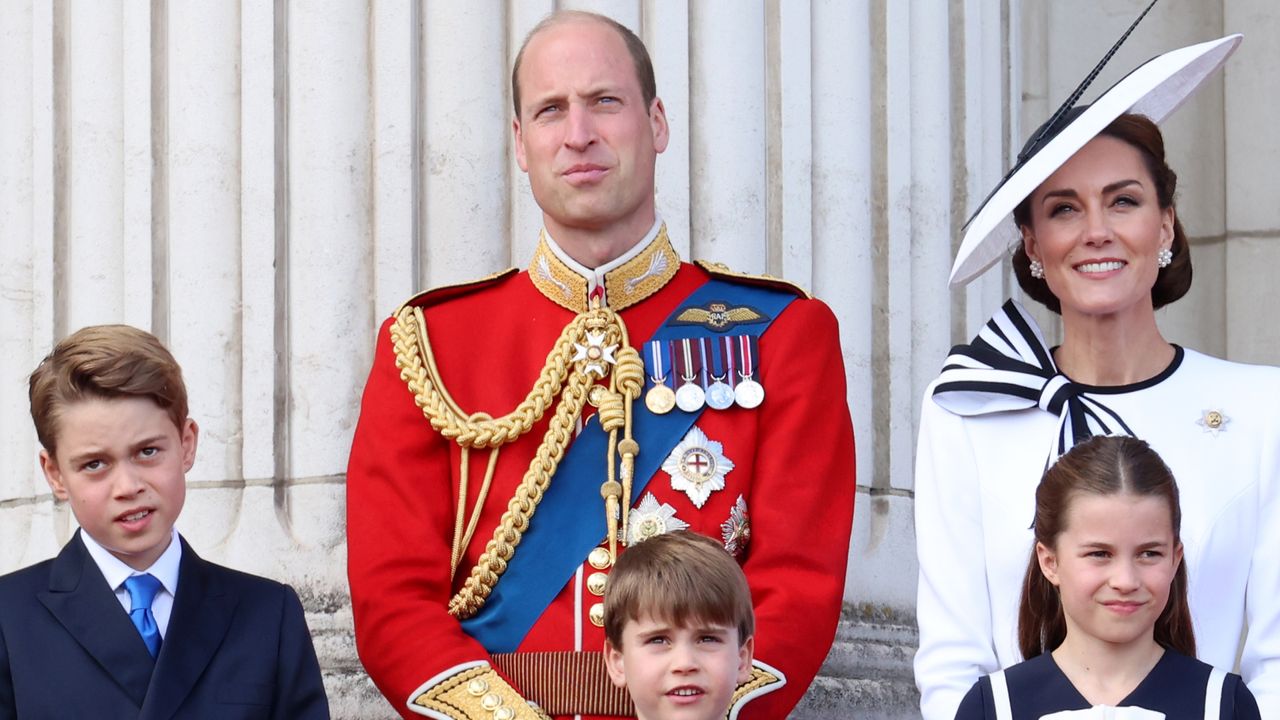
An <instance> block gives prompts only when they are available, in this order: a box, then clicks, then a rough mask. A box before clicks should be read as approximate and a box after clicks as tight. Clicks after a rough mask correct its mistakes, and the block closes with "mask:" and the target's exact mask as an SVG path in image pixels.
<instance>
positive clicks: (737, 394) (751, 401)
mask: <svg viewBox="0 0 1280 720" xmlns="http://www.w3.org/2000/svg"><path fill="white" fill-rule="evenodd" d="M733 396H734V400H735V401H736V402H737V403H738V407H743V408H746V409H748V410H750V409H752V408H758V407H760V403H762V402H764V387H763V386H761V385H760V383H758V382H756V381H755V380H752V379H751V378H743V380H742V382H740V383H738V387H736V388H734V390H733Z"/></svg>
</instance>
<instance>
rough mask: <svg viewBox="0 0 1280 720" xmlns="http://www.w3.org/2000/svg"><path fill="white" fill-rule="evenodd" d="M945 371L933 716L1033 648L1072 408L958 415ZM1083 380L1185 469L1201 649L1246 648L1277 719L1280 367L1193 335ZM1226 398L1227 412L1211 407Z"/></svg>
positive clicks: (925, 602) (921, 489) (1249, 673)
mask: <svg viewBox="0 0 1280 720" xmlns="http://www.w3.org/2000/svg"><path fill="white" fill-rule="evenodd" d="M938 382H939V381H935V382H934V383H933V384H932V385H930V387H929V389H928V390H927V391H926V392H925V398H924V405H923V409H922V411H921V420H920V440H919V445H918V446H917V452H916V486H915V488H916V498H915V515H916V517H915V520H916V544H917V552H918V554H919V559H920V584H919V589H918V598H917V605H916V612H917V617H918V620H919V625H920V649H919V651H918V652H917V654H916V658H915V674H916V684H917V685H918V686H919V688H920V693H921V710H922V712H923V715H924V718H925V720H952V719H953V718H954V717H955V713H956V708H957V707H958V706H959V704H960V700H961V699H962V698H963V697H964V694H965V692H966V691H968V689H969V688H970V687H971V686H972V685H973V684H974V682H975V681H976V680H977V679H978V678H979V677H981V676H982V675H985V674H988V673H991V672H995V671H997V670H999V669H1001V668H1005V667H1008V666H1010V665H1013V664H1015V663H1017V662H1019V661H1021V660H1022V657H1021V654H1020V653H1019V652H1018V646H1017V622H1018V619H1017V616H1018V602H1019V597H1020V593H1021V586H1022V579H1023V575H1024V573H1025V572H1026V569H1027V565H1028V561H1029V558H1030V554H1031V549H1032V544H1033V537H1032V532H1031V530H1030V527H1029V526H1030V525H1031V522H1032V519H1033V512H1034V502H1035V490H1036V485H1037V483H1038V482H1039V478H1040V476H1041V474H1042V472H1043V470H1044V467H1045V462H1046V459H1047V458H1048V457H1049V453H1050V451H1051V449H1052V448H1053V447H1054V444H1055V442H1056V440H1057V435H1058V432H1057V431H1058V426H1059V419H1058V417H1056V416H1054V415H1052V414H1050V413H1049V412H1047V411H1045V410H1041V409H1040V408H1039V407H1036V406H1034V405H1033V406H1032V407H1030V408H1027V409H1020V410H1008V411H1002V412H993V413H988V414H981V415H970V416H961V415H957V414H953V413H952V412H950V411H948V410H946V409H944V408H943V407H942V406H941V405H939V404H938V402H936V401H935V400H934V398H933V390H934V387H935V386H937V385H938ZM1083 389H1084V390H1085V391H1086V393H1087V394H1088V396H1089V398H1090V399H1091V400H1093V401H1097V402H1098V403H1101V404H1103V405H1105V407H1106V408H1109V409H1110V410H1112V411H1114V412H1115V414H1116V415H1118V416H1119V417H1120V418H1122V419H1123V421H1124V423H1125V424H1127V426H1128V427H1129V428H1130V429H1131V430H1132V431H1133V434H1135V435H1136V436H1137V437H1139V438H1142V439H1143V440H1146V441H1147V442H1148V443H1149V444H1150V445H1151V447H1152V448H1154V449H1155V450H1156V452H1158V453H1159V454H1160V456H1161V457H1162V458H1164V461H1165V462H1166V463H1167V464H1168V465H1169V467H1170V468H1171V469H1172V470H1173V474H1174V477H1175V478H1176V479H1177V481H1178V487H1179V492H1180V493H1181V502H1182V513H1183V518H1182V541H1183V544H1184V546H1185V556H1184V557H1185V560H1186V563H1187V568H1188V570H1189V573H1190V587H1189V590H1190V602H1191V611H1192V616H1193V621H1194V625H1195V633H1196V643H1197V649H1198V651H1199V652H1198V655H1199V658H1200V659H1201V660H1203V661H1204V662H1206V663H1209V664H1211V665H1214V666H1217V667H1221V668H1234V667H1236V664H1237V658H1239V661H1240V663H1239V668H1240V672H1241V674H1242V675H1243V676H1244V680H1245V682H1246V683H1247V684H1248V686H1249V688H1250V689H1251V690H1252V691H1253V693H1254V695H1255V697H1256V698H1257V700H1258V705H1259V706H1260V708H1261V710H1262V717H1272V718H1280V487H1278V484H1280V368H1273V367H1265V366H1255V365H1244V364H1241V363H1233V362H1227V361H1225V360H1220V359H1217V358H1213V357H1209V356H1207V355H1203V354H1201V353H1198V352H1195V351H1193V350H1183V349H1181V348H1178V349H1177V354H1176V357H1175V359H1174V361H1173V363H1172V364H1171V365H1170V367H1169V368H1168V369H1166V370H1165V371H1164V372H1163V373H1161V374H1160V375H1159V376H1157V377H1155V378H1152V379H1151V380H1148V381H1144V382H1141V383H1137V384H1134V385H1127V386H1119V387H1105V388H1091V387H1084V388H1083ZM1212 412H1217V413H1220V414H1221V415H1222V417H1223V419H1222V421H1221V422H1220V423H1214V422H1211V421H1206V417H1205V416H1206V414H1208V413H1212ZM1214 424H1217V425H1218V427H1217V428H1216V429H1215V428H1213V427H1211V426H1212V425H1214ZM1246 628H1247V634H1246Z"/></svg>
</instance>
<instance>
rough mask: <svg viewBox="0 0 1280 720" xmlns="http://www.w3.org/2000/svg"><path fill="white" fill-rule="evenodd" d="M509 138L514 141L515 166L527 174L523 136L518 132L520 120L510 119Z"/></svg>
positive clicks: (517, 118)
mask: <svg viewBox="0 0 1280 720" xmlns="http://www.w3.org/2000/svg"><path fill="white" fill-rule="evenodd" d="M511 137H512V139H513V140H515V146H516V164H518V165H519V166H520V169H521V170H522V171H524V172H529V161H528V160H526V159H525V156H524V134H523V133H522V132H521V131H520V118H519V117H514V118H512V119H511Z"/></svg>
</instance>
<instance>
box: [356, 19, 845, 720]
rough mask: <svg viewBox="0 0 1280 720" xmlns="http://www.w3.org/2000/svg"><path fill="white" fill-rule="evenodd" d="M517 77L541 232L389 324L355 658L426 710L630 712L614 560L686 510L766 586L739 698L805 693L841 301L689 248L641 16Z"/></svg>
mask: <svg viewBox="0 0 1280 720" xmlns="http://www.w3.org/2000/svg"><path fill="white" fill-rule="evenodd" d="M512 89H513V95H514V99H515V112H516V116H515V120H514V122H513V123H512V126H513V130H514V134H515V145H516V154H517V158H518V160H519V163H520V167H521V168H522V169H523V170H525V171H526V172H527V173H528V175H529V182H530V185H531V186H532V189H533V194H534V197H535V199H536V200H537V202H538V204H539V206H540V207H541V208H542V210H543V222H544V231H543V233H542V237H541V241H540V243H539V246H538V249H537V251H536V252H535V254H534V257H533V259H532V261H531V263H530V267H529V269H528V270H527V271H524V272H519V273H517V272H515V271H514V270H509V271H507V272H505V273H499V274H498V275H495V276H492V277H489V278H485V279H482V280H479V281H476V282H474V283H470V284H466V285H461V286H455V287H450V288H443V289H439V290H434V291H428V292H426V293H423V294H420V295H418V296H416V297H414V298H412V299H410V300H409V301H408V302H407V303H405V305H404V306H402V307H401V308H400V309H399V310H398V311H397V312H396V313H395V315H394V316H393V317H392V318H390V319H389V320H388V321H387V322H386V324H385V325H384V326H383V328H382V330H381V332H380V334H379V337H378V347H377V353H376V358H375V361H374V366H373V370H372V372H371V374H370V377H369V382H368V385H367V386H366V388H365V394H364V400H363V406H362V410H361V415H360V422H359V425H358V427H357V428H356V435H355V441H354V445H353V447H352V450H351V462H350V467H349V469H348V478H347V488H348V490H347V513H348V543H349V552H350V557H349V575H350V581H351V596H352V604H353V608H354V613H355V625H356V642H357V647H358V649H359V652H360V658H361V660H362V661H363V663H364V665H365V668H366V669H367V670H368V672H369V675H370V676H371V677H372V678H373V680H374V682H375V683H376V684H377V686H378V688H379V689H380V690H381V691H382V693H383V694H384V695H385V696H386V697H387V699H388V700H389V701H390V702H391V703H392V705H394V706H395V707H396V708H397V709H398V710H399V712H400V713H401V714H402V715H403V716H404V717H414V716H415V714H416V715H417V716H427V717H434V718H450V719H454V720H460V719H463V718H467V719H473V718H485V719H486V720H487V719H490V718H492V719H495V720H509V719H511V718H518V717H525V718H533V717H543V716H546V715H549V716H554V717H574V716H581V717H584V718H596V717H616V716H627V715H629V714H631V713H632V709H631V707H630V704H629V701H628V699H627V697H626V694H625V692H623V691H621V690H618V689H616V688H613V687H612V685H611V684H610V682H609V680H608V677H607V675H606V672H605V668H604V664H603V659H602V658H603V656H602V653H601V650H602V646H603V641H604V634H603V630H602V625H603V604H602V596H603V594H604V587H605V585H606V584H607V583H608V572H609V568H610V567H611V566H612V563H613V561H614V559H615V558H616V557H617V554H618V553H620V552H625V551H626V546H627V545H630V544H635V543H637V542H643V541H644V539H645V538H648V537H652V536H653V535H655V534H659V533H662V532H667V531H670V530H673V529H677V528H684V527H689V528H692V529H693V530H695V531H697V532H700V533H703V534H705V535H709V536H711V537H713V538H715V539H717V540H719V541H721V542H723V543H724V545H725V548H726V550H727V551H728V552H731V553H733V554H734V556H735V557H737V558H738V560H739V562H740V563H741V564H742V567H743V569H744V571H745V572H746V575H747V578H748V580H749V582H750V585H751V590H752V597H753V601H754V603H755V606H756V616H757V635H756V663H755V668H754V669H755V672H754V674H753V676H752V678H751V680H749V681H748V682H746V683H744V684H743V685H742V686H741V687H740V688H739V689H738V692H737V694H736V695H735V700H734V705H733V707H732V708H731V715H733V716H735V717H739V718H758V719H763V718H782V717H785V716H786V714H787V713H788V712H789V711H790V709H791V708H792V707H793V706H794V705H795V704H796V702H797V701H798V700H799V699H800V697H801V696H802V695H803V694H804V691H805V689H806V688H807V687H808V685H809V683H810V681H811V680H812V679H813V677H814V675H815V674H816V673H817V671H818V668H819V666H820V665H821V664H822V661H823V659H824V658H825V657H826V654H827V651H828V649H829V648H830V646H831V642H832V638H833V636H834V633H835V628H836V622H837V619H838V616H839V610H840V604H841V597H842V594H843V584H844V574H845V563H846V557H847V552H848V545H849V529H850V523H851V521H852V515H853V494H854V484H855V480H854V458H853V434H852V427H851V424H850V420H849V412H848V407H847V405H846V403H845V375H844V366H843V363H842V361H841V356H840V348H839V341H838V331H837V328H836V321H835V318H834V316H833V315H832V313H831V311H830V310H829V309H828V308H827V307H826V306H825V305H824V304H822V303H821V302H819V301H817V300H813V299H810V298H809V297H808V296H806V295H805V294H804V293H803V292H802V291H799V290H798V289H796V288H794V287H792V286H789V285H787V284H785V283H782V282H781V281H777V280H769V279H764V278H752V277H747V276H742V275H736V274H733V273H729V272H728V271H727V270H725V269H723V268H722V267H720V266H713V265H709V264H699V265H697V266H695V265H690V264H687V263H682V262H681V261H680V258H679V256H678V255H677V254H676V252H675V250H674V249H673V247H672V245H671V243H670V241H669V240H668V237H667V232H666V228H665V226H664V225H663V224H662V222H661V219H660V218H659V217H658V216H657V213H656V212H655V209H654V165H655V161H656V157H657V155H658V153H661V152H662V151H663V150H664V149H665V147H666V144H667V139H668V126H667V120H666V115H665V111H664V109H663V106H662V101H661V100H659V99H658V98H657V97H656V94H655V89H654V80H653V68H652V65H651V64H650V62H649V58H648V54H647V52H646V51H645V49H644V46H643V44H641V42H640V41H639V39H637V38H636V37H635V35H634V34H632V33H631V32H630V31H628V30H627V29H626V28H624V27H622V26H621V25H618V24H617V23H614V22H613V21H612V20H609V19H607V18H603V17H601V16H597V15H591V14H586V13H577V12H562V13H558V14H555V15H552V16H550V17H549V18H548V19H546V20H544V21H543V22H542V23H541V24H539V25H538V26H537V27H536V28H535V29H534V30H533V32H531V33H530V35H529V37H528V39H527V40H526V42H525V45H524V47H523V48H522V50H521V51H520V54H519V55H518V56H517V59H516V63H515V69H514V70H513V73H512ZM686 692H687V689H686Z"/></svg>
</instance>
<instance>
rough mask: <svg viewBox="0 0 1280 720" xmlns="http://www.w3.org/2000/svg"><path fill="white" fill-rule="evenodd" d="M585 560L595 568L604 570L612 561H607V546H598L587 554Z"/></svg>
mask: <svg viewBox="0 0 1280 720" xmlns="http://www.w3.org/2000/svg"><path fill="white" fill-rule="evenodd" d="M587 562H588V563H590V564H591V567H593V568H595V569H597V570H604V569H605V568H607V567H609V566H610V565H612V564H613V563H611V562H609V548H603V547H598V548H596V549H595V550H592V551H591V554H590V555H588V556H587Z"/></svg>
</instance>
